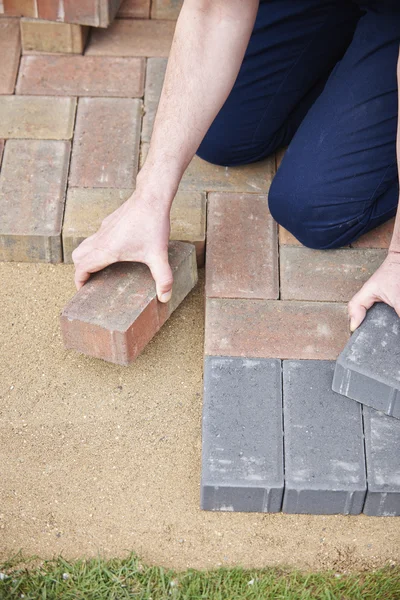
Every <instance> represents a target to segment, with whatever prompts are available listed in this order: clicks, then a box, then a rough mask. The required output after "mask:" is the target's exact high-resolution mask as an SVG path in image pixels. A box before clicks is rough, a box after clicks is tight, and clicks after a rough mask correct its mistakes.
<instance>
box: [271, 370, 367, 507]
mask: <svg viewBox="0 0 400 600" xmlns="http://www.w3.org/2000/svg"><path fill="white" fill-rule="evenodd" d="M333 370H334V362H333V361H314V360H306V361H284V362H283V414H284V430H285V445H284V447H285V450H284V453H285V492H284V497H283V507H282V510H283V512H286V513H295V514H296V513H299V514H314V515H317V514H325V515H326V514H352V515H357V514H359V513H361V512H362V510H363V506H364V500H365V495H366V489H367V480H366V470H365V453H364V439H363V423H362V408H361V405H360V404H358V403H357V402H354V401H353V400H350V399H348V398H344V397H343V396H340V395H338V394H336V393H335V392H333V391H332V389H331V381H332V375H333Z"/></svg>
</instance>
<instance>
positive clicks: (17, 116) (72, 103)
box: [0, 96, 76, 140]
mask: <svg viewBox="0 0 400 600" xmlns="http://www.w3.org/2000/svg"><path fill="white" fill-rule="evenodd" d="M75 108H76V100H75V98H50V97H45V96H0V138H28V139H29V138H34V139H46V140H69V139H71V138H72V133H73V127H74V118H75Z"/></svg>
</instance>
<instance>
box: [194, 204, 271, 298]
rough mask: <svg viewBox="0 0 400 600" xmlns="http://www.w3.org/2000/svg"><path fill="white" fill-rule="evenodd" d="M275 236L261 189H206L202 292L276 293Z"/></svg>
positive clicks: (267, 295) (227, 295)
mask: <svg viewBox="0 0 400 600" xmlns="http://www.w3.org/2000/svg"><path fill="white" fill-rule="evenodd" d="M235 233H236V234H237V235H235ZM277 237H278V236H277V228H276V223H275V221H274V220H273V219H272V217H271V215H270V213H269V210H268V196H267V194H233V193H231V194H227V193H225V194H216V193H211V194H209V195H208V218H207V271H206V296H207V297H209V298H210V297H219V298H260V299H265V300H267V299H273V300H275V299H277V298H278V296H279V272H278V239H277Z"/></svg>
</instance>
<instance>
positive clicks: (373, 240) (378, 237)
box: [351, 218, 394, 248]
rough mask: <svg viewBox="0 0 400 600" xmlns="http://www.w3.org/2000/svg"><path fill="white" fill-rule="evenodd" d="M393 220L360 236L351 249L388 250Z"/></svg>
mask: <svg viewBox="0 0 400 600" xmlns="http://www.w3.org/2000/svg"><path fill="white" fill-rule="evenodd" d="M393 228H394V218H393V219H390V221H387V222H386V223H384V224H383V225H380V226H379V227H377V228H376V229H372V231H369V232H368V233H365V234H364V235H362V236H361V237H360V238H358V240H357V241H356V242H353V243H352V244H351V245H352V247H353V248H389V246H390V242H391V241H392V235H393Z"/></svg>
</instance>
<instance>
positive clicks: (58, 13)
mask: <svg viewBox="0 0 400 600" xmlns="http://www.w3.org/2000/svg"><path fill="white" fill-rule="evenodd" d="M36 1H37V12H38V15H37V16H39V18H41V19H47V20H49V21H65V22H66V23H81V24H82V25H91V26H93V27H107V26H108V25H109V23H110V22H111V21H112V20H113V18H114V16H115V13H116V12H117V9H118V6H119V4H120V0H111V1H110V0H79V1H77V0H62V2H59V1H58V2H56V1H55V0H36Z"/></svg>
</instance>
